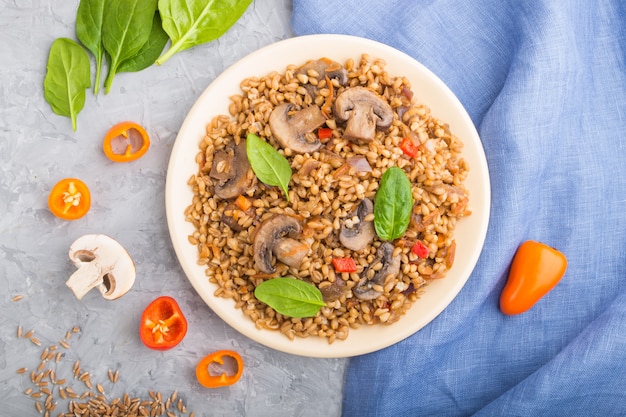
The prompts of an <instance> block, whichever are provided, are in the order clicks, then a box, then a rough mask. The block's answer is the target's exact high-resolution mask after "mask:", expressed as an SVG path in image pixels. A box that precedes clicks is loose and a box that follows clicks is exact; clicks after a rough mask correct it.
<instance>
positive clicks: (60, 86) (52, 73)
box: [43, 38, 91, 130]
mask: <svg viewBox="0 0 626 417" xmlns="http://www.w3.org/2000/svg"><path fill="white" fill-rule="evenodd" d="M90 67H91V63H90V62H89V55H88V54H87V51H85V50H84V49H83V47H82V46H80V45H79V44H78V43H77V42H75V41H73V40H72V39H68V38H59V39H56V40H55V41H54V42H53V43H52V46H51V47H50V54H49V56H48V64H47V67H46V68H47V72H46V76H45V78H44V81H43V89H44V98H45V99H46V101H47V102H48V103H49V104H50V107H52V111H54V112H55V113H56V114H58V115H61V116H66V117H69V118H70V119H71V120H72V129H74V130H76V116H77V115H78V113H79V112H80V111H81V110H82V109H83V107H84V105H85V95H86V94H85V90H86V89H87V88H89V87H90V86H91V74H90Z"/></svg>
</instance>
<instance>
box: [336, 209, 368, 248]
mask: <svg viewBox="0 0 626 417" xmlns="http://www.w3.org/2000/svg"><path fill="white" fill-rule="evenodd" d="M372 213H374V203H372V200H370V199H369V198H364V199H363V200H362V201H361V203H360V204H359V206H358V207H357V209H356V212H355V213H354V214H353V215H352V216H351V217H349V218H348V219H347V220H344V222H343V224H342V225H341V231H340V232H339V241H340V242H341V244H342V245H343V246H345V247H346V248H348V249H351V250H354V251H360V250H361V249H363V248H365V247H366V246H367V245H369V244H370V243H371V242H372V240H374V237H375V236H376V230H375V228H374V221H373V220H367V221H366V220H365V218H366V217H367V216H368V215H370V214H372Z"/></svg>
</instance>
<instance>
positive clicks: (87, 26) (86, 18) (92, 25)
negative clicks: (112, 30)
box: [76, 0, 106, 94]
mask: <svg viewBox="0 0 626 417" xmlns="http://www.w3.org/2000/svg"><path fill="white" fill-rule="evenodd" d="M105 3H106V0H81V1H80V4H79V5H78V11H77V12H76V36H77V37H78V40H79V41H80V42H81V43H82V44H83V45H84V46H85V48H87V49H88V50H89V52H91V53H92V54H93V56H94V57H95V58H96V80H95V82H94V85H93V92H94V94H98V91H99V89H100V74H101V72H102V64H103V58H104V46H103V45H102V17H103V16H104V5H105Z"/></svg>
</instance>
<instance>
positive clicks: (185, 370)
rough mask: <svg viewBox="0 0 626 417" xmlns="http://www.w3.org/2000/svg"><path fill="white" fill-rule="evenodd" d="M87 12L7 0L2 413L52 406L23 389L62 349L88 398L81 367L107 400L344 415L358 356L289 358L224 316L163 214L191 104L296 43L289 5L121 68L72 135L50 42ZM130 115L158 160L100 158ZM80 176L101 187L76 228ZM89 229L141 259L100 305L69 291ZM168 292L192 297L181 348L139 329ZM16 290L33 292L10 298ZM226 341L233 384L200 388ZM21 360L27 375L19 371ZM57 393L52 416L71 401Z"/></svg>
mask: <svg viewBox="0 0 626 417" xmlns="http://www.w3.org/2000/svg"><path fill="white" fill-rule="evenodd" d="M77 5H78V1H76V0H72V1H66V0H13V1H10V0H0V57H2V65H0V160H1V162H0V214H1V215H0V284H2V286H3V289H2V290H1V291H0V294H1V297H0V323H1V325H0V415H1V416H37V415H40V413H38V412H37V409H36V406H35V402H36V401H37V400H38V399H36V398H32V397H30V396H28V395H25V394H24V391H25V390H26V389H28V388H29V387H33V384H32V383H31V382H30V376H29V374H30V372H31V371H32V370H35V371H37V366H38V365H39V363H40V355H41V353H42V351H43V349H44V348H45V347H46V346H50V345H58V346H59V350H58V351H59V352H61V355H62V356H60V357H59V362H58V363H57V362H56V361H55V360H51V361H48V362H47V363H46V364H45V366H46V368H50V369H54V370H55V373H56V378H57V379H60V378H66V380H67V382H66V385H67V386H70V387H73V388H74V390H75V391H76V392H78V393H82V392H83V391H85V390H86V388H85V386H84V384H83V383H82V382H81V381H79V380H77V379H75V378H74V376H73V372H72V367H73V364H74V363H75V361H77V360H80V364H81V365H80V366H81V368H82V369H83V370H84V371H88V372H90V374H91V378H92V381H93V384H94V390H95V388H96V387H95V384H96V383H97V382H99V383H101V384H102V386H103V388H104V390H105V393H106V397H107V398H108V399H112V398H115V397H116V396H121V395H123V394H124V393H129V394H130V395H131V396H136V397H141V398H142V399H149V394H148V393H149V390H152V391H155V392H156V391H158V392H161V393H162V395H163V396H164V397H167V396H169V395H170V394H171V393H172V392H173V391H177V392H178V397H179V398H182V399H183V401H184V403H185V404H186V406H187V408H188V410H189V411H192V410H193V411H195V415H196V416H243V415H246V416H338V415H340V411H341V389H342V382H343V374H344V369H345V363H346V360H345V359H313V358H305V357H300V356H294V355H289V354H285V353H281V352H277V351H274V350H272V349H269V348H266V347H264V346H261V345H259V344H257V343H256V342H253V341H251V340H249V339H247V338H246V337H244V336H242V335H240V334H239V333H237V332H236V331H234V330H233V329H232V328H230V327H229V326H228V325H226V324H225V323H224V322H223V321H222V320H221V319H220V318H218V317H217V316H216V315H215V314H214V313H213V312H212V311H211V310H210V309H209V308H208V307H207V306H206V305H205V304H204V303H203V301H202V300H201V298H200V297H199V296H198V295H197V294H196V293H195V291H194V290H193V288H192V287H191V285H190V284H189V282H188V281H187V279H186V277H185V276H184V274H183V272H182V269H181V268H180V266H179V264H178V261H177V259H176V256H175V254H174V251H173V248H172V246H171V243H170V240H169V234H168V230H167V225H166V218H165V207H164V187H165V176H166V167H167V162H168V159H169V155H170V151H171V149H172V145H173V143H174V141H175V139H176V134H177V131H178V129H179V127H180V125H181V124H182V122H183V119H184V117H185V115H186V113H187V112H188V110H189V109H190V108H191V106H192V105H193V103H194V102H195V100H196V98H197V97H198V96H199V95H200V93H201V92H202V91H203V90H204V88H205V87H206V86H207V85H208V84H209V83H210V82H211V81H212V80H213V79H215V78H216V77H217V76H218V75H219V74H220V73H221V72H222V71H223V70H224V69H225V68H227V67H228V66H230V65H231V64H233V63H234V62H236V61H237V60H238V59H240V58H242V57H244V56H245V55H247V54H248V53H250V52H252V51H254V50H256V49H258V48H260V47H263V46H266V45H268V44H270V43H272V42H275V41H278V40H281V39H285V38H287V37H290V36H293V33H292V32H291V29H290V26H289V19H290V17H291V2H290V1H289V0H255V1H254V3H253V4H252V5H251V6H250V8H249V9H248V10H247V12H246V13H245V15H244V16H243V17H242V18H241V19H240V20H239V21H238V22H237V23H236V24H235V26H234V27H233V28H232V29H231V30H230V31H229V32H227V33H226V34H225V35H224V36H223V37H222V38H220V39H219V40H217V41H214V42H212V43H209V44H205V45H201V46H197V47H195V48H193V49H190V50H187V51H185V52H182V53H179V54H178V55H176V56H174V57H173V58H172V59H170V60H169V61H168V62H167V63H166V64H165V65H163V66H161V67H156V66H153V67H150V68H149V69H147V70H144V71H142V72H139V73H123V74H119V75H118V76H117V77H116V78H115V81H114V84H113V87H112V89H111V92H110V93H109V94H108V95H104V94H103V93H100V94H98V96H94V95H93V93H92V90H88V91H87V99H86V103H85V107H84V109H83V110H82V112H81V113H80V114H79V116H78V129H77V131H76V132H73V131H72V128H71V123H70V120H69V119H68V118H65V117H61V116H57V115H55V114H54V113H53V112H52V110H51V108H50V106H49V105H48V104H47V103H46V102H45V100H44V98H43V79H44V75H45V71H46V61H47V57H48V51H49V48H50V45H51V43H52V41H53V40H54V39H55V38H57V37H70V38H75V31H74V23H75V16H76V7H77ZM123 120H133V121H136V122H139V123H141V124H142V125H143V126H145V127H146V128H147V130H148V133H149V134H150V136H151V140H152V145H151V148H150V150H149V151H148V153H147V154H146V155H145V156H144V157H143V158H141V159H140V160H138V161H135V162H133V163H130V164H117V163H113V162H111V161H109V160H108V159H107V158H106V157H105V156H104V154H103V152H102V138H103V136H104V134H105V132H106V131H107V130H108V128H109V127H110V126H112V125H114V124H116V123H118V122H120V121H123ZM70 176H73V177H79V178H81V179H82V180H84V181H85V182H86V183H87V184H88V185H89V187H90V189H91V194H92V207H91V211H90V212H89V213H88V214H87V216H86V217H84V218H82V219H79V220H76V221H64V220H60V219H58V218H56V217H54V216H53V215H52V214H51V213H50V211H49V210H48V208H47V197H48V193H49V191H50V189H51V187H52V186H53V185H54V184H55V183H56V182H57V181H58V180H60V179H61V178H64V177H70ZM181 186H184V185H183V184H181ZM86 233H104V234H108V235H110V236H112V237H114V238H115V239H117V240H118V241H119V242H120V243H121V244H122V245H123V246H124V247H125V248H126V249H127V250H128V251H129V252H130V254H131V256H132V257H133V260H134V261H135V264H136V266H137V280H136V282H135V285H134V287H133V289H132V290H131V292H130V293H128V294H127V295H125V296H124V297H122V298H121V299H119V300H117V301H112V302H111V301H106V300H104V299H102V298H101V296H100V294H99V292H97V290H93V291H92V292H90V293H89V294H88V295H87V296H85V297H84V298H83V300H82V301H78V300H77V299H76V298H75V297H74V296H73V294H72V293H71V292H70V291H69V289H68V288H67V287H66V286H65V281H66V279H67V278H68V277H69V276H70V274H71V273H72V272H73V271H74V270H75V268H74V266H73V265H72V264H71V263H70V262H69V259H68V255H67V251H68V248H69V246H70V244H71V243H72V242H73V241H74V240H75V239H76V238H78V237H79V236H81V235H83V234H86ZM165 294H167V295H171V296H173V297H174V298H176V299H177V300H178V302H179V303H180V305H181V307H182V309H183V311H184V312H185V314H186V316H187V319H188V321H189V332H188V334H187V336H186V338H185V340H184V341H183V342H182V343H181V344H180V345H179V346H177V347H176V348H174V349H172V350H168V351H164V352H157V351H153V350H150V349H148V348H146V347H145V346H144V345H143V344H142V343H141V341H140V340H139V337H138V331H137V329H138V326H139V317H140V315H141V312H142V311H143V309H144V307H145V306H146V305H147V304H148V303H149V302H150V301H152V300H153V299H154V298H156V297H157V296H159V295H165ZM15 296H22V297H23V298H22V299H21V300H19V301H13V297H15ZM18 326H21V327H22V328H23V332H24V333H25V332H27V331H29V330H31V329H34V331H35V334H34V336H35V337H37V338H38V339H39V340H40V341H41V346H37V345H35V344H34V343H32V342H31V341H29V340H28V339H24V338H17V329H18ZM74 326H78V327H79V328H80V332H78V333H75V334H72V335H71V336H70V338H69V344H70V349H65V348H63V347H61V346H60V345H59V342H60V341H61V340H63V339H64V338H65V335H66V332H67V331H68V330H70V329H72V328H73V327H74ZM218 349H234V350H237V351H238V352H240V353H241V355H242V356H243V359H244V361H245V371H244V374H243V377H242V379H241V380H240V381H239V382H238V383H237V384H236V385H234V386H232V387H228V388H222V389H216V390H207V389H205V388H203V387H201V386H200V385H199V384H198V383H197V382H196V378H195V373H194V372H195V366H196V363H197V362H198V361H199V360H200V359H201V358H202V357H203V356H204V355H206V354H207V353H209V352H212V351H214V350H218ZM55 359H56V356H55ZM22 367H25V368H28V371H27V372H26V373H24V374H18V373H16V370H17V369H19V368H22ZM109 369H112V370H114V371H115V370H119V374H120V376H119V380H118V382H117V383H116V384H112V383H111V382H110V381H109V380H108V377H107V372H108V370H109ZM48 388H52V387H48ZM54 389H55V392H58V388H54ZM56 397H57V399H58V400H59V403H58V405H57V407H56V409H55V410H54V412H53V413H52V415H54V416H56V415H58V414H59V413H60V412H62V411H65V410H66V409H67V402H66V401H62V400H61V399H60V398H59V396H58V395H56ZM42 399H45V397H43V398H41V399H39V401H41V400H42Z"/></svg>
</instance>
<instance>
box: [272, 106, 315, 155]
mask: <svg viewBox="0 0 626 417" xmlns="http://www.w3.org/2000/svg"><path fill="white" fill-rule="evenodd" d="M294 107H295V106H294V105H293V104H291V103H282V104H279V105H278V106H276V107H275V108H274V110H272V113H271V114H270V118H269V124H270V129H271V130H272V135H274V138H275V139H276V140H277V141H278V142H280V144H281V145H282V146H283V148H289V149H291V150H293V151H294V152H298V153H306V152H309V153H312V152H315V151H316V150H318V149H319V148H320V146H322V143H321V142H320V141H319V139H318V138H317V136H315V135H307V134H308V133H311V132H313V131H314V130H315V129H317V128H318V127H320V126H321V125H323V124H324V123H325V122H326V118H325V117H324V115H323V114H322V111H321V110H320V108H319V107H317V106H316V105H311V106H308V107H304V108H302V109H300V110H297V111H295V112H293V109H294ZM307 136H308V137H307Z"/></svg>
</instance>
